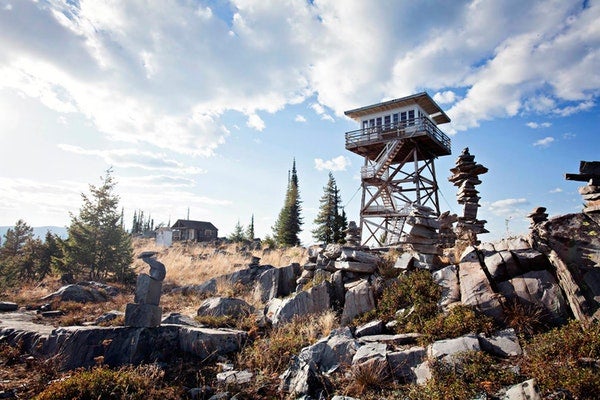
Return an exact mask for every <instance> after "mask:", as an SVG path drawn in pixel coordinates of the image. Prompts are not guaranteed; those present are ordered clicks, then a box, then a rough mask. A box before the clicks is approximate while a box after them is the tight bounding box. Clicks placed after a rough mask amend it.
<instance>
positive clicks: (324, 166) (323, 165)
mask: <svg viewBox="0 0 600 400" xmlns="http://www.w3.org/2000/svg"><path fill="white" fill-rule="evenodd" d="M348 166H350V159H348V157H345V156H338V157H335V158H332V159H331V160H327V161H323V159H321V158H315V168H316V169H317V170H319V171H323V170H329V171H345V170H346V168H348Z"/></svg>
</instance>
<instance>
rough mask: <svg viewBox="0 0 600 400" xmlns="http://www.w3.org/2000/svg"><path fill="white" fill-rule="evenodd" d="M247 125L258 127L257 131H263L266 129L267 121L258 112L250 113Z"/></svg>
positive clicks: (253, 127)
mask: <svg viewBox="0 0 600 400" xmlns="http://www.w3.org/2000/svg"><path fill="white" fill-rule="evenodd" d="M246 125H247V126H248V127H250V128H252V129H256V130H257V131H262V130H263V129H265V121H263V120H262V118H260V117H259V116H258V115H256V114H250V115H249V116H248V121H247V122H246Z"/></svg>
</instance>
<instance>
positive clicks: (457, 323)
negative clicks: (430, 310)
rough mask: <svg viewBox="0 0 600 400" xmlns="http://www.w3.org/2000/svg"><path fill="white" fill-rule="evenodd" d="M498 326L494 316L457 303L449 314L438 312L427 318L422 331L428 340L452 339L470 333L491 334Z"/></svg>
mask: <svg viewBox="0 0 600 400" xmlns="http://www.w3.org/2000/svg"><path fill="white" fill-rule="evenodd" d="M495 328H496V324H495V322H494V319H493V318H492V317H489V316H487V315H484V314H482V313H480V312H478V311H477V310H475V308H473V307H472V306H467V305H463V304H460V305H457V306H455V307H453V308H452V309H451V310H450V311H449V312H448V314H442V313H440V314H437V315H436V316H435V317H433V318H430V319H428V320H426V321H425V322H424V324H423V326H422V327H421V330H420V332H421V333H423V335H424V338H423V339H424V340H425V341H426V342H432V341H434V340H439V339H451V338H455V337H459V336H463V335H466V334H468V333H482V332H484V333H487V334H490V333H492V332H493V331H494V329H495Z"/></svg>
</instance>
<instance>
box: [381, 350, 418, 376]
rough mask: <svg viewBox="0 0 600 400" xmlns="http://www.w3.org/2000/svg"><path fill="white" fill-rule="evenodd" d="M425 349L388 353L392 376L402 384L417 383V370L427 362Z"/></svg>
mask: <svg viewBox="0 0 600 400" xmlns="http://www.w3.org/2000/svg"><path fill="white" fill-rule="evenodd" d="M425 355H426V351H425V348H424V347H411V348H409V349H408V350H403V351H395V352H390V353H387V360H388V364H389V365H390V369H391V372H392V376H393V377H394V378H395V379H397V380H398V381H400V382H401V383H416V382H417V374H416V373H415V369H416V368H417V366H418V365H419V364H421V363H423V361H424V360H425Z"/></svg>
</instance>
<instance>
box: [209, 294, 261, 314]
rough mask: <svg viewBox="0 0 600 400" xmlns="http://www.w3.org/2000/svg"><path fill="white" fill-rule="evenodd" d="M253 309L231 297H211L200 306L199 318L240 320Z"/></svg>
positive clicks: (240, 300) (242, 301)
mask: <svg viewBox="0 0 600 400" xmlns="http://www.w3.org/2000/svg"><path fill="white" fill-rule="evenodd" d="M253 312H254V307H252V306H251V305H250V304H248V303H246V302H245V301H244V300H242V299H236V298H233V297H211V298H209V299H206V300H204V301H203V302H202V304H200V307H199V308H198V315H199V316H212V317H233V318H240V317H244V316H247V315H249V314H252V313H253Z"/></svg>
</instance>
